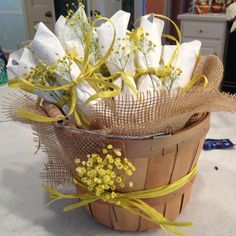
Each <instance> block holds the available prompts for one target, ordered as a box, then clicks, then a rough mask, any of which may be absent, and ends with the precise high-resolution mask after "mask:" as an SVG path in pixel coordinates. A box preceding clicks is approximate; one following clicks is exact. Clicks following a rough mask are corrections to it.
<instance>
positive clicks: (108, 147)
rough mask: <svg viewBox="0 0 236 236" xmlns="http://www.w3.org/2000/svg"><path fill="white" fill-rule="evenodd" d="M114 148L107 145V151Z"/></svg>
mask: <svg viewBox="0 0 236 236" xmlns="http://www.w3.org/2000/svg"><path fill="white" fill-rule="evenodd" d="M118 53H119V52H118ZM112 148H113V146H112V144H109V145H107V149H109V150H111V149H112Z"/></svg>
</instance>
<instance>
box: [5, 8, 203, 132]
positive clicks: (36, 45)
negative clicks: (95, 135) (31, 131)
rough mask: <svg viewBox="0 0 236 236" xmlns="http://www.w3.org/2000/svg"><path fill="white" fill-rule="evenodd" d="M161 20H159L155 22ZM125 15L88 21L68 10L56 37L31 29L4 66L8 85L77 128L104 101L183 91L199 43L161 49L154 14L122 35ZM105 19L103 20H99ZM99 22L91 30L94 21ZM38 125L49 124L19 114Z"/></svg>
mask: <svg viewBox="0 0 236 236" xmlns="http://www.w3.org/2000/svg"><path fill="white" fill-rule="evenodd" d="M160 17H161V18H164V19H166V17H162V16H159V18H160ZM129 18H130V14H129V13H127V12H124V11H118V12H117V13H116V14H115V15H114V16H113V17H112V18H111V19H106V18H103V17H100V16H98V17H97V19H96V20H95V22H93V23H91V22H90V21H89V19H88V18H87V16H86V14H85V11H84V6H83V5H82V4H79V8H78V9H77V10H76V12H73V11H72V10H69V11H68V15H67V17H66V18H65V17H63V16H61V17H60V18H59V19H58V21H57V23H56V25H55V35H54V34H53V33H52V32H51V31H50V30H49V29H48V28H47V27H46V26H45V25H44V24H43V23H39V24H38V25H37V26H36V29H37V32H36V34H35V37H34V39H33V41H32V42H31V43H30V44H29V45H26V46H25V47H24V48H23V49H20V50H19V51H17V52H15V53H13V54H11V55H10V58H9V62H8V65H7V68H8V74H9V77H10V78H9V80H10V81H9V86H10V87H17V88H21V89H23V90H26V91H27V92H31V93H33V94H36V95H38V96H39V98H40V99H43V100H45V101H48V102H51V103H54V104H56V105H57V106H59V107H60V108H61V109H62V110H63V112H64V116H63V117H60V118H57V120H55V119H54V120H53V119H51V121H58V120H60V119H61V120H63V119H66V118H67V117H70V118H71V117H72V119H74V120H76V123H77V125H78V126H79V127H81V126H82V127H83V128H86V127H89V124H87V123H86V118H85V117H86V114H87V112H88V110H90V111H91V110H93V109H94V107H95V106H96V104H97V102H98V101H99V100H100V99H104V98H114V99H117V98H118V96H122V95H129V96H134V97H136V98H138V96H139V95H138V94H140V93H143V95H144V96H145V94H146V93H147V92H148V91H162V90H165V91H167V92H169V93H170V92H174V91H176V90H177V89H179V88H186V87H188V85H189V83H190V80H191V77H192V74H193V70H194V68H195V65H196V62H197V59H198V55H199V52H200V48H201V43H200V41H197V40H195V41H192V42H188V43H183V44H181V45H180V40H181V39H180V38H181V35H180V32H179V30H178V28H177V26H176V25H175V23H174V22H172V21H171V22H172V23H173V24H174V26H175V27H176V29H177V32H178V36H179V39H175V38H174V37H173V36H168V35H165V37H167V38H169V39H170V40H173V41H174V42H175V43H176V46H172V45H164V46H162V42H161V37H162V34H163V28H164V21H163V20H161V19H158V18H156V16H155V15H154V14H151V15H147V16H144V17H142V18H141V19H140V22H139V23H140V27H137V28H136V29H135V30H133V31H131V32H129V31H127V27H128V23H129ZM104 21H105V22H104ZM99 22H100V23H102V24H101V25H100V26H98V27H97V26H96V24H97V23H99ZM20 113H21V115H22V116H24V117H26V118H28V119H34V120H37V121H41V122H42V121H49V119H46V118H43V117H40V116H38V115H33V114H30V113H29V112H26V111H20Z"/></svg>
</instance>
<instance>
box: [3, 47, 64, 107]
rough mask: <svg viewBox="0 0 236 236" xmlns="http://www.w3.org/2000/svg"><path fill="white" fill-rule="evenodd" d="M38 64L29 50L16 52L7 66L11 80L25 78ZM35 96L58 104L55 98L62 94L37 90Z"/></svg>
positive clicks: (11, 55)
mask: <svg viewBox="0 0 236 236" xmlns="http://www.w3.org/2000/svg"><path fill="white" fill-rule="evenodd" d="M36 63H37V62H36V60H35V58H34V56H33V53H32V52H31V51H30V50H29V49H28V48H22V49H20V50H18V51H16V52H13V53H11V54H10V57H9V60H8V64H7V72H8V78H9V80H11V79H14V78H24V74H25V73H27V74H28V73H29V72H30V70H31V68H33V67H34V66H35V65H36ZM34 94H36V95H38V96H39V97H40V98H42V99H44V100H46V101H48V102H53V103H56V102H57V99H56V97H55V96H57V95H59V94H60V93H59V92H55V93H54V92H52V91H48V92H46V91H39V90H35V91H34Z"/></svg>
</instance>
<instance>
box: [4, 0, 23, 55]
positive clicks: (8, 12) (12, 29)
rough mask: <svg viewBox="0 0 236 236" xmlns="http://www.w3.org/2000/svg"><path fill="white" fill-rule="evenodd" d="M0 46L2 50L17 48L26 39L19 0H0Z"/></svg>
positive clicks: (9, 50) (8, 50)
mask: <svg viewBox="0 0 236 236" xmlns="http://www.w3.org/2000/svg"><path fill="white" fill-rule="evenodd" d="M0 30H1V32H0V46H1V47H2V48H3V50H4V51H7V52H11V51H14V50H17V49H18V48H19V47H20V45H21V43H22V42H23V41H25V40H26V39H27V34H26V29H25V21H24V14H23V7H22V1H21V0H7V1H6V0H0Z"/></svg>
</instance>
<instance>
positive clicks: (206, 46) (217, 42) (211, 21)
mask: <svg viewBox="0 0 236 236" xmlns="http://www.w3.org/2000/svg"><path fill="white" fill-rule="evenodd" d="M178 20H180V22H181V32H182V40H183V42H188V41H192V40H194V39H198V40H200V41H201V42H202V49H201V54H202V55H208V54H215V55H217V56H219V57H220V59H221V60H222V61H224V54H225V45H226V38H227V37H226V32H227V20H226V15H225V14H213V13H209V14H205V15H204V14H202V15H198V14H191V13H187V14H182V15H179V16H178Z"/></svg>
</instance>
